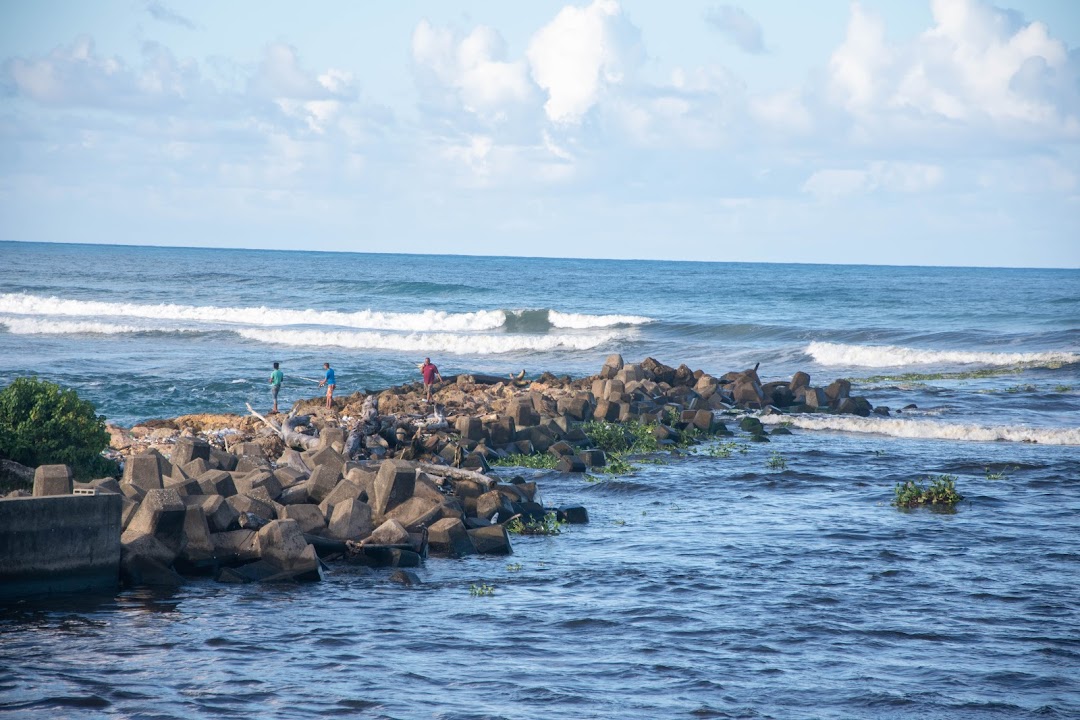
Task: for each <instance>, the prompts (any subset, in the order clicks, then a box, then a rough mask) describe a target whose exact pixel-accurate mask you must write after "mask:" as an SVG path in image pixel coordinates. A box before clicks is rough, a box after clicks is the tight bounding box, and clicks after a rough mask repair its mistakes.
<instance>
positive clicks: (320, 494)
mask: <svg viewBox="0 0 1080 720" xmlns="http://www.w3.org/2000/svg"><path fill="white" fill-rule="evenodd" d="M320 452H323V451H320ZM327 452H333V451H332V450H327ZM343 467H345V464H344V463H342V464H341V465H338V464H336V463H334V462H328V463H326V464H323V465H319V466H317V467H316V468H315V470H314V471H312V473H311V477H309V478H308V479H307V481H306V487H307V493H308V497H310V498H311V499H312V500H313V501H315V502H317V503H321V502H322V501H323V500H325V499H326V498H327V497H328V496H329V495H330V493H332V492H333V491H334V488H335V487H337V485H338V483H339V482H341V469H342V468H343Z"/></svg>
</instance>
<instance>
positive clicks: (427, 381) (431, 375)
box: [420, 358, 442, 403]
mask: <svg viewBox="0 0 1080 720" xmlns="http://www.w3.org/2000/svg"><path fill="white" fill-rule="evenodd" d="M420 374H421V375H423V376H424V390H425V391H426V392H427V401H428V403H430V402H431V386H432V385H434V384H435V378H439V382H442V375H440V374H439V368H437V367H435V366H434V365H432V364H431V358H424V364H423V365H421V366H420Z"/></svg>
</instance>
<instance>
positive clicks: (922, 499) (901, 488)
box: [892, 475, 964, 509]
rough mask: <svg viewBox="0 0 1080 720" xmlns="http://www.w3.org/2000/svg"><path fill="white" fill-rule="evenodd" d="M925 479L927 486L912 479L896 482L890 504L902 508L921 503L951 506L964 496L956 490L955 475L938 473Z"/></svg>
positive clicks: (912, 506)
mask: <svg viewBox="0 0 1080 720" xmlns="http://www.w3.org/2000/svg"><path fill="white" fill-rule="evenodd" d="M926 480H928V481H929V482H930V484H929V485H928V486H927V485H923V484H922V483H918V482H916V481H914V480H908V481H907V482H903V483H897V484H896V489H895V497H893V501H892V504H893V505H895V506H896V507H898V508H903V509H910V508H917V507H919V506H922V505H929V506H936V507H944V508H952V507H953V506H955V505H956V503H958V502H960V501H961V500H963V499H964V496H963V495H961V494H960V493H959V492H957V491H956V476H955V475H938V476H937V477H927V478H926Z"/></svg>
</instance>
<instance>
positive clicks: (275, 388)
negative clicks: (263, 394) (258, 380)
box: [270, 385, 281, 402]
mask: <svg viewBox="0 0 1080 720" xmlns="http://www.w3.org/2000/svg"><path fill="white" fill-rule="evenodd" d="M280 391H281V386H280V385H271V386H270V397H272V398H274V401H275V402H276V401H277V396H278V392H280Z"/></svg>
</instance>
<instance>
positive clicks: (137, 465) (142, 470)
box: [120, 453, 164, 491]
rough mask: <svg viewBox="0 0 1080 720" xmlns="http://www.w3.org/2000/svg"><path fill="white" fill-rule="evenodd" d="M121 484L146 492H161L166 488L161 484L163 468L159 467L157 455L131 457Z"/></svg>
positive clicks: (125, 467)
mask: <svg viewBox="0 0 1080 720" xmlns="http://www.w3.org/2000/svg"><path fill="white" fill-rule="evenodd" d="M120 484H121V486H123V485H130V486H133V487H137V488H139V489H141V490H144V491H149V490H161V489H162V487H164V486H163V485H162V483H161V467H160V466H159V465H158V460H157V455H156V454H150V453H142V454H141V455H132V456H131V457H129V458H128V459H127V462H126V463H125V464H124V477H123V479H122V480H121V481H120Z"/></svg>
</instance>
